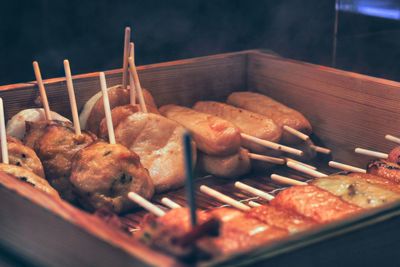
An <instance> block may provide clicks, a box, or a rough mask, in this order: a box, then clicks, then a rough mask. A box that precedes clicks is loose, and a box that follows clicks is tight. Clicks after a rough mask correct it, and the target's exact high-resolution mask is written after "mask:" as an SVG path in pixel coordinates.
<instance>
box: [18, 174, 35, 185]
mask: <svg viewBox="0 0 400 267" xmlns="http://www.w3.org/2000/svg"><path fill="white" fill-rule="evenodd" d="M18 178H19V180H20V181H22V182H25V183H27V184H30V185H31V186H33V187H35V186H36V185H35V184H34V183H32V182H31V181H29V180H28V178H27V177H25V176H20V177H18Z"/></svg>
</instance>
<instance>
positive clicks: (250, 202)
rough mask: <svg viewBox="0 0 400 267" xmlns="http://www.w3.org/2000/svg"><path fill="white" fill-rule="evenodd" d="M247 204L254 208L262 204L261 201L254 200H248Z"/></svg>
mask: <svg viewBox="0 0 400 267" xmlns="http://www.w3.org/2000/svg"><path fill="white" fill-rule="evenodd" d="M247 204H248V205H249V206H250V207H252V208H257V207H260V206H262V205H261V204H260V203H257V202H255V201H253V200H250V201H249V202H247Z"/></svg>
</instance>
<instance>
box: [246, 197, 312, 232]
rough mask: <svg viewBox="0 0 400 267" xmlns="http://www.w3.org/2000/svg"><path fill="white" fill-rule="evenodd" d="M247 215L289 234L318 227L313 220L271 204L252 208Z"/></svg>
mask: <svg viewBox="0 0 400 267" xmlns="http://www.w3.org/2000/svg"><path fill="white" fill-rule="evenodd" d="M247 215H248V216H250V217H253V218H256V219H258V220H260V221H262V222H264V223H266V224H269V225H272V226H275V227H279V228H283V229H285V230H287V231H289V233H297V232H300V231H303V230H307V229H310V228H311V227H314V226H316V225H317V223H316V222H315V221H313V220H312V219H309V218H306V217H304V216H302V215H300V214H297V213H295V212H292V211H289V210H285V209H282V208H280V207H277V206H272V205H269V204H266V205H262V206H259V207H255V208H252V209H251V210H250V211H248V212H247Z"/></svg>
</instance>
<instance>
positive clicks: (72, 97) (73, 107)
mask: <svg viewBox="0 0 400 267" xmlns="http://www.w3.org/2000/svg"><path fill="white" fill-rule="evenodd" d="M64 71H65V78H66V80H67V88H68V96H69V103H70V105H71V112H72V120H73V122H74V128H75V134H76V135H81V134H82V132H81V125H80V124H79V114H78V107H77V106H76V98H75V90H74V84H73V82H72V75H71V67H70V65H69V61H68V60H67V59H65V60H64Z"/></svg>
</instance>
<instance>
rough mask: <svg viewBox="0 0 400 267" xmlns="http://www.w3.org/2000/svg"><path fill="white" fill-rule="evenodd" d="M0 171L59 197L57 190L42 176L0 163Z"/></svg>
mask: <svg viewBox="0 0 400 267" xmlns="http://www.w3.org/2000/svg"><path fill="white" fill-rule="evenodd" d="M0 172H4V173H7V174H9V175H12V176H14V177H16V178H17V179H18V180H21V181H23V182H26V183H28V184H30V185H32V186H33V187H35V188H37V189H39V190H41V191H43V192H46V193H48V194H49V195H52V196H54V197H56V198H60V196H59V194H58V193H57V191H56V190H55V189H54V188H53V187H51V186H50V184H49V183H48V182H47V181H46V180H45V179H44V178H42V177H39V176H37V175H36V174H34V173H33V172H31V171H29V170H27V169H24V168H22V167H19V166H15V165H10V164H4V163H0Z"/></svg>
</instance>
